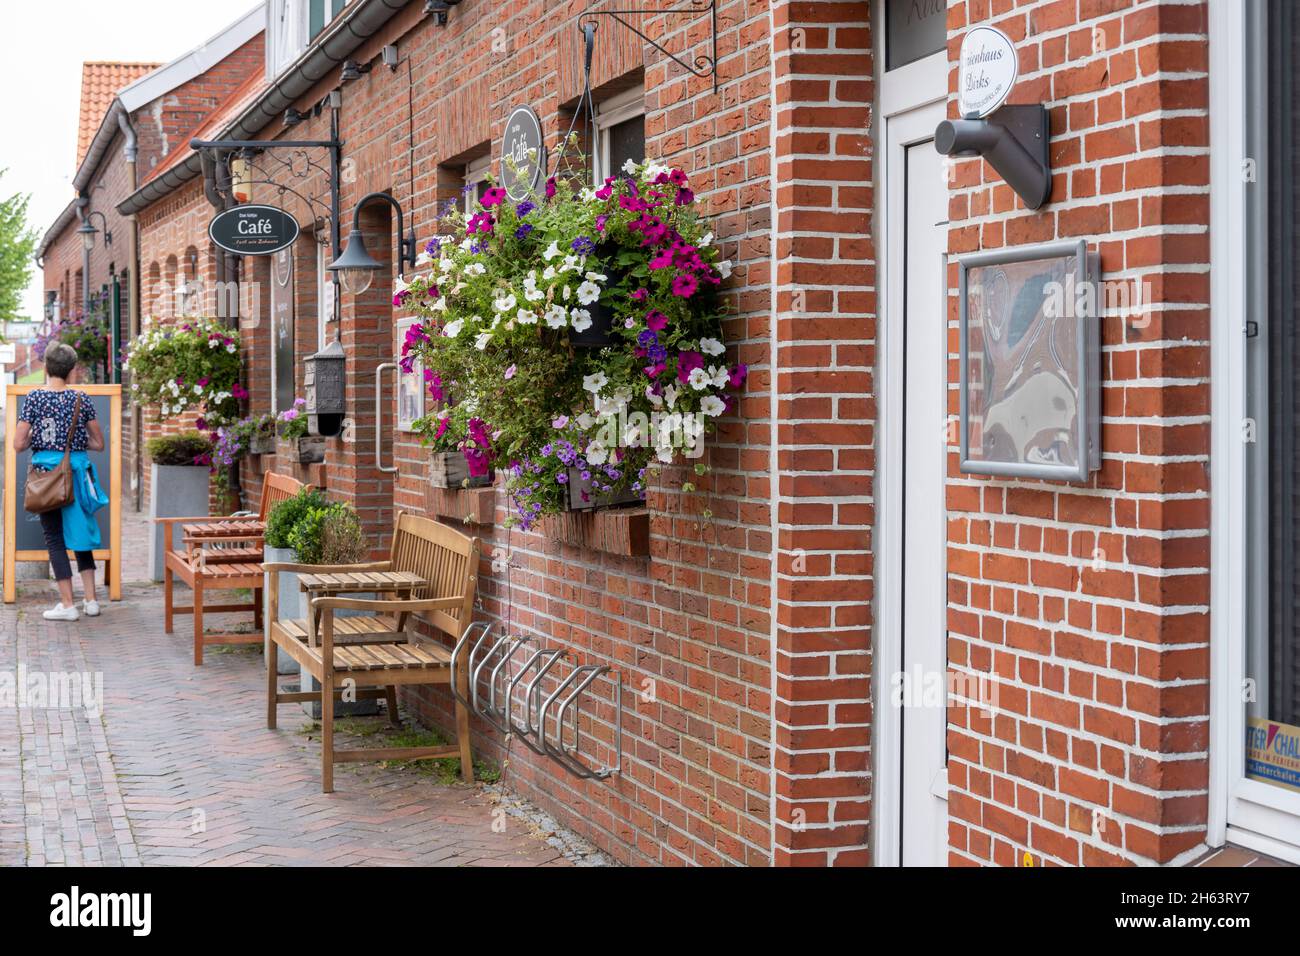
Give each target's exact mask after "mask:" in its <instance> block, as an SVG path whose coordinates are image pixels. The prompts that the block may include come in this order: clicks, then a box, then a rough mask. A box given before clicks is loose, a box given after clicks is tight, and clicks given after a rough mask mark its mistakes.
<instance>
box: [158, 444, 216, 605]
mask: <svg viewBox="0 0 1300 956" xmlns="http://www.w3.org/2000/svg"><path fill="white" fill-rule="evenodd" d="M149 467H150V473H149V517H150V518H187V517H189V516H191V515H205V514H208V513H209V512H208V478H209V472H208V466H207V465H158V464H150V466H149ZM218 513H221V512H218ZM163 530H164V529H163V526H162V525H160V524H155V525H154V526H153V547H152V548H151V549H150V551H149V577H150V578H152V579H153V580H154V581H161V580H162V579H163V550H164V549H165V548H177V549H179V548H181V547H182V546H183V543H182V541H181V535H182V531H181V526H180V525H179V524H174V525H172V540H171V541H164V540H163V537H164V535H163Z"/></svg>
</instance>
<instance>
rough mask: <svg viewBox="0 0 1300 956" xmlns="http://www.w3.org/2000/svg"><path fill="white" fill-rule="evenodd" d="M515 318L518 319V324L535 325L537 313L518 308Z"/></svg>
mask: <svg viewBox="0 0 1300 956" xmlns="http://www.w3.org/2000/svg"><path fill="white" fill-rule="evenodd" d="M515 319H516V320H518V322H519V324H520V325H536V324H537V313H536V312H533V311H532V310H530V309H520V310H519V311H518V312H516V313H515Z"/></svg>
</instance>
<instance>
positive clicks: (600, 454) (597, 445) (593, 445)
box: [583, 441, 609, 465]
mask: <svg viewBox="0 0 1300 956" xmlns="http://www.w3.org/2000/svg"><path fill="white" fill-rule="evenodd" d="M583 455H584V456H585V457H586V459H587V461H589V462H591V463H592V464H593V465H603V464H605V462H606V461H608V460H609V449H608V448H606V447H605V446H604V444H602V443H601V442H599V441H592V442H590V443H589V444H588V445H587V450H586V451H585V452H584V453H583Z"/></svg>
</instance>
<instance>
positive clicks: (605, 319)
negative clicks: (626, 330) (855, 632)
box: [569, 302, 614, 349]
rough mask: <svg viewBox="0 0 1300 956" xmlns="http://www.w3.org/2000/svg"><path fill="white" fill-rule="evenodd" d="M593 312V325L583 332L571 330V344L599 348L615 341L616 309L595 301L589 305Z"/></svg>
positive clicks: (585, 347)
mask: <svg viewBox="0 0 1300 956" xmlns="http://www.w3.org/2000/svg"><path fill="white" fill-rule="evenodd" d="M587 311H588V312H590V313H591V325H589V326H587V327H586V328H585V329H583V330H582V331H581V332H575V331H573V330H572V329H570V330H569V344H570V345H572V346H573V347H574V348H579V349H599V348H604V347H605V346H606V345H609V344H611V343H612V342H613V341H614V337H613V333H612V330H613V328H614V310H613V309H611V308H610V307H609V306H607V305H605V304H604V303H603V302H593V303H592V304H591V305H589V306H587Z"/></svg>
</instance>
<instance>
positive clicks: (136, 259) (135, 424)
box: [117, 100, 144, 512]
mask: <svg viewBox="0 0 1300 956" xmlns="http://www.w3.org/2000/svg"><path fill="white" fill-rule="evenodd" d="M118 103H119V106H120V104H121V101H120V100H119V101H118ZM117 128H118V129H119V130H121V132H122V136H123V137H124V138H125V139H126V145H125V146H123V147H122V155H123V157H124V158H125V159H126V178H127V182H128V184H129V188H130V191H131V192H135V191H136V188H137V187H138V185H139V184H138V183H137V182H136V179H137V173H136V160H137V159H138V158H139V156H140V144H139V141H138V140H137V139H136V135H135V127H133V126H132V125H131V117H130V116H128V115H127V113H126V109H125V108H120V109H119V110H118V113H117ZM127 262H129V263H130V267H131V279H130V281H129V282H128V283H127V289H126V301H127V307H126V309H127V320H126V328H127V332H126V340H127V341H128V342H134V341H135V340H136V337H137V336H139V334H140V224H139V223H138V222H137V221H136V218H135V216H134V215H132V216H129V217H127ZM130 377H131V373H130V371H129V370H128V372H127V381H128V383H129V381H130ZM128 394H129V392H128ZM143 441H144V419H143V415H142V413H141V411H140V406H139V405H137V404H136V403H135V402H132V403H131V477H132V479H133V484H134V486H135V490H134V492H133V493H132V505H133V506H134V508H135V510H136V512H139V511H140V510H141V508H142V506H143V501H144V454H143V449H141V447H140V445H141V443H142V442H143Z"/></svg>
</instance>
